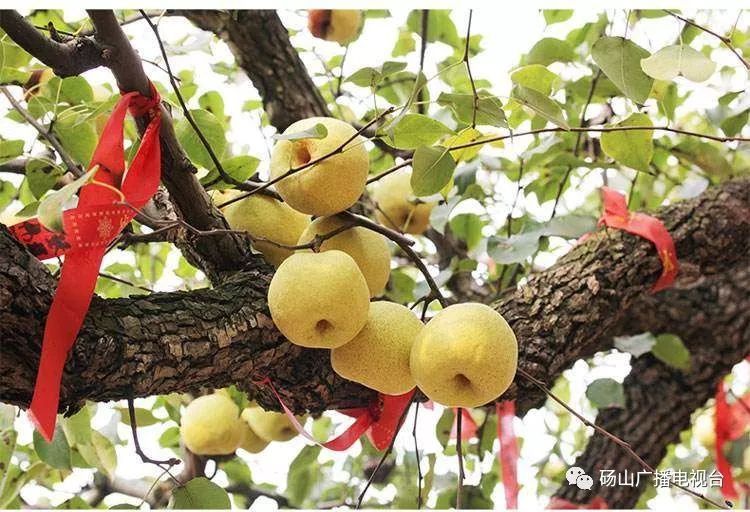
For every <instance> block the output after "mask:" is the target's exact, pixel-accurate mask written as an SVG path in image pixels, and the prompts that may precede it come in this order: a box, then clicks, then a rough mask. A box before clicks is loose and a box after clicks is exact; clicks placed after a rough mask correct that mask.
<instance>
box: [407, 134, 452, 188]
mask: <svg viewBox="0 0 750 512" xmlns="http://www.w3.org/2000/svg"><path fill="white" fill-rule="evenodd" d="M455 168H456V162H455V161H454V160H453V157H451V155H450V152H449V151H448V150H447V149H446V148H444V147H442V146H434V147H429V146H420V147H418V148H417V150H416V151H415V152H414V161H413V162H412V175H411V188H412V191H413V192H414V195H416V196H417V197H424V196H431V195H432V194H437V193H438V192H440V190H441V189H442V188H443V187H444V186H445V185H447V184H448V182H449V181H450V179H451V177H452V176H453V170H454V169H455Z"/></svg>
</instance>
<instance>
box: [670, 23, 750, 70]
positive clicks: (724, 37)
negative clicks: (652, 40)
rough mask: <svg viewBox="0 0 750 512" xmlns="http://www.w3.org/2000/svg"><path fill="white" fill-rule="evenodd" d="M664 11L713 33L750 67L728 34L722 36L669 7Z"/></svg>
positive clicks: (747, 67)
mask: <svg viewBox="0 0 750 512" xmlns="http://www.w3.org/2000/svg"><path fill="white" fill-rule="evenodd" d="M662 11H664V12H665V13H667V14H669V15H670V16H672V17H674V18H677V19H678V20H681V21H684V22H685V23H687V24H688V25H692V26H694V27H695V28H697V29H699V30H702V31H703V32H705V33H707V34H711V35H712V36H714V37H715V38H716V39H718V40H719V41H721V42H722V43H723V44H724V46H726V47H727V48H728V49H729V51H730V52H732V53H733V54H735V55H736V56H737V58H738V59H740V62H742V65H743V66H745V69H750V63H748V61H746V60H745V59H744V58H743V57H742V54H741V53H740V52H739V50H737V48H735V47H734V45H733V44H732V40H731V39H730V38H728V37H727V36H722V35H721V34H719V33H718V32H714V31H713V30H711V29H710V28H707V27H704V26H703V25H699V24H698V23H696V22H695V21H693V20H691V19H688V18H684V17H682V16H680V15H679V14H677V13H675V12H672V11H670V10H669V9H662Z"/></svg>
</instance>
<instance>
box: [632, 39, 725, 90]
mask: <svg viewBox="0 0 750 512" xmlns="http://www.w3.org/2000/svg"><path fill="white" fill-rule="evenodd" d="M641 69H643V72H644V73H646V74H647V75H648V76H650V77H652V78H656V79H657V80H673V79H674V78H676V77H677V76H679V75H682V76H684V77H685V78H687V79H688V80H690V81H691V82H703V81H705V80H708V79H709V78H710V77H711V75H712V74H713V72H714V71H715V70H716V64H715V63H714V62H713V61H711V59H709V58H708V57H706V56H705V55H703V54H702V53H701V52H699V51H698V50H694V49H693V48H691V47H690V46H687V45H672V46H666V47H664V48H662V49H661V50H659V51H658V52H656V53H654V54H653V55H651V56H650V57H648V58H646V59H641Z"/></svg>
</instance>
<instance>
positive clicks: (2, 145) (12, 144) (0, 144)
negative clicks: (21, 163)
mask: <svg viewBox="0 0 750 512" xmlns="http://www.w3.org/2000/svg"><path fill="white" fill-rule="evenodd" d="M23 146H24V142H23V141H22V140H7V139H0V163H4V162H7V161H8V160H11V159H13V158H15V157H17V156H21V155H22V154H23Z"/></svg>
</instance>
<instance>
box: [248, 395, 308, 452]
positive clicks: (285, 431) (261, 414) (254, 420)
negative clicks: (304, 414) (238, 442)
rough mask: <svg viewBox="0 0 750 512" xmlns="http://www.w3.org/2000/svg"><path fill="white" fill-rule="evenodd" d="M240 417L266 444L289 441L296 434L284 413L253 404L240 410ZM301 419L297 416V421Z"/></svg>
mask: <svg viewBox="0 0 750 512" xmlns="http://www.w3.org/2000/svg"><path fill="white" fill-rule="evenodd" d="M242 419H243V420H244V421H245V422H246V423H247V424H248V425H249V426H250V428H251V429H252V431H253V432H254V433H255V434H256V435H257V436H258V437H259V438H260V439H261V440H262V441H265V442H266V444H267V443H270V442H271V441H279V442H283V441H289V440H290V439H292V438H294V437H295V436H297V429H296V428H294V425H293V424H292V422H291V421H290V420H289V418H287V417H286V414H284V413H280V412H274V411H266V410H264V409H262V408H261V407H258V406H255V407H248V408H247V409H245V410H244V411H242ZM302 420H303V419H302V418H298V421H300V422H302ZM248 451H250V450H248Z"/></svg>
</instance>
